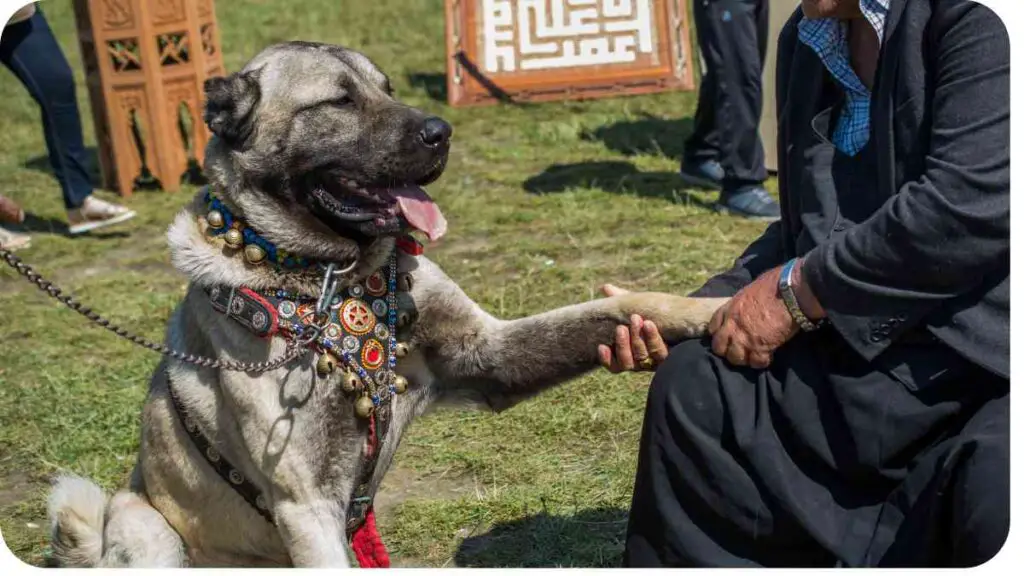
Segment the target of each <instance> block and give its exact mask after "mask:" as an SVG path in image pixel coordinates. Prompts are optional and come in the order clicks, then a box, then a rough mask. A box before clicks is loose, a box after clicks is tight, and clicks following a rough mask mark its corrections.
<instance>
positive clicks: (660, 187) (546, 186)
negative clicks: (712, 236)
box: [523, 160, 714, 210]
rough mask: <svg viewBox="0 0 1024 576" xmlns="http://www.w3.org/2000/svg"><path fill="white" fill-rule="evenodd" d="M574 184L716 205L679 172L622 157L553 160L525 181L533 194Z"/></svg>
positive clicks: (680, 201) (525, 188) (555, 191)
mask: <svg viewBox="0 0 1024 576" xmlns="http://www.w3.org/2000/svg"><path fill="white" fill-rule="evenodd" d="M574 188H598V189H601V190H605V191H607V192H613V193H616V194H634V195H638V196H644V197H648V198H663V199H665V200H669V201H672V202H679V203H684V204H693V205H696V206H700V207H702V208H706V209H708V210H713V209H714V204H713V203H712V202H708V201H707V200H704V199H702V198H700V197H699V196H697V195H695V194H693V193H691V192H690V191H688V190H686V184H685V183H683V181H682V180H681V179H680V178H679V175H678V174H676V173H675V172H642V171H640V170H639V169H637V167H636V166H634V165H633V164H632V163H631V162H625V161H621V160H613V161H598V162H579V163H575V164H552V165H551V166H548V167H547V168H545V169H544V171H543V172H541V173H540V174H536V175H534V176H531V177H530V178H528V179H527V180H526V181H525V182H523V189H524V190H526V191H527V192H530V193H532V194H553V193H558V192H565V191H566V190H571V189H574Z"/></svg>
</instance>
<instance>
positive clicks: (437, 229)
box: [388, 186, 448, 242]
mask: <svg viewBox="0 0 1024 576" xmlns="http://www.w3.org/2000/svg"><path fill="white" fill-rule="evenodd" d="M388 191H389V192H390V193H391V195H392V196H394V197H395V199H396V200H398V208H399V209H400V210H401V211H402V215H403V216H405V219H406V221H408V222H409V225H410V226H412V227H413V228H415V229H417V230H419V231H420V232H423V233H424V234H426V235H427V237H428V238H430V241H431V242H433V241H434V240H437V239H438V238H440V237H441V236H444V234H445V232H447V231H448V221H447V220H445V219H444V214H441V209H440V208H438V207H437V204H435V203H434V201H433V200H431V199H430V196H427V193H426V192H425V191H424V190H423V188H420V187H419V186H402V187H401V188H391V189H390V190H388Z"/></svg>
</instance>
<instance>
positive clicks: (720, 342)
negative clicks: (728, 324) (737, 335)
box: [711, 330, 729, 358]
mask: <svg viewBox="0 0 1024 576" xmlns="http://www.w3.org/2000/svg"><path fill="white" fill-rule="evenodd" d="M728 348H729V334H728V332H727V331H725V330H717V331H715V333H714V336H712V337H711V351H712V352H714V353H715V356H718V357H720V358H725V352H726V350H727V349H728Z"/></svg>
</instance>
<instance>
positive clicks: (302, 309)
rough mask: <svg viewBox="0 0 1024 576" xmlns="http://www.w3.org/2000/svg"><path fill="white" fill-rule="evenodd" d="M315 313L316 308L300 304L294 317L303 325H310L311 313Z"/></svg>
mask: <svg viewBox="0 0 1024 576" xmlns="http://www.w3.org/2000/svg"><path fill="white" fill-rule="evenodd" d="M315 311H316V308H315V307H314V306H313V305H312V304H300V305H299V309H298V311H296V315H297V316H298V320H299V321H300V322H302V323H303V324H310V323H312V322H313V312H315Z"/></svg>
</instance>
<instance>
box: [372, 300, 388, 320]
mask: <svg viewBox="0 0 1024 576" xmlns="http://www.w3.org/2000/svg"><path fill="white" fill-rule="evenodd" d="M370 306H371V307H372V308H373V313H374V314H376V315H377V316H380V317H381V318H383V317H385V316H387V315H388V303H387V302H385V301H383V300H381V299H380V298H378V299H376V300H374V301H373V304H371V305H370Z"/></svg>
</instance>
